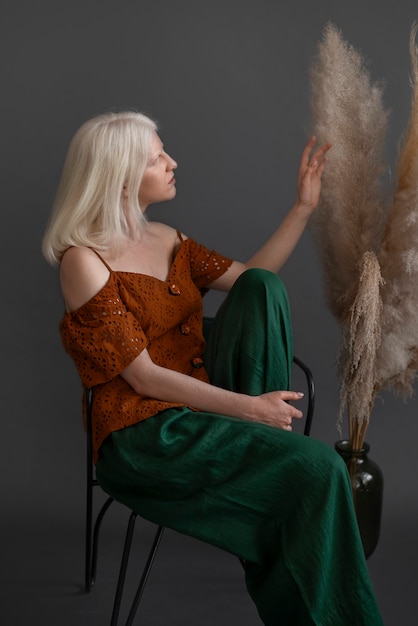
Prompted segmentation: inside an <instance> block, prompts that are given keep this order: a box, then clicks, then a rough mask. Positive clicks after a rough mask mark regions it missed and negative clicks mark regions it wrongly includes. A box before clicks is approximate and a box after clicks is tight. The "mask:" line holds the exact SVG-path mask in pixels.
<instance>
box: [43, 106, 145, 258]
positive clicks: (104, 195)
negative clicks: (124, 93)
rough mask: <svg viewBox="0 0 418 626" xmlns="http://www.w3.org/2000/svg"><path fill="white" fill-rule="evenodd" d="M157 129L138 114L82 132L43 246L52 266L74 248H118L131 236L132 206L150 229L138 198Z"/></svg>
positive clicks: (90, 124)
mask: <svg viewBox="0 0 418 626" xmlns="http://www.w3.org/2000/svg"><path fill="white" fill-rule="evenodd" d="M156 130H157V125H156V123H155V122H154V121H153V120H151V119H150V118H149V117H146V116H145V115H143V114H142V113H136V112H133V111H132V112H131V111H128V112H120V113H105V114H103V115H99V116H97V117H94V118H92V119H91V120H88V121H87V122H85V123H84V124H83V125H82V126H81V127H80V128H79V130H78V131H77V132H76V134H75V135H74V137H73V139H72V141H71V143H70V146H69V148H68V152H67V156H66V159H65V162H64V167H63V171H62V175H61V180H60V183H59V186H58V190H57V194H56V198H55V202H54V206H53V210H52V213H51V217H50V220H49V223H48V226H47V229H46V232H45V235H44V238H43V242H42V252H43V255H44V257H45V258H46V260H47V261H48V262H49V263H51V264H52V265H55V264H57V263H59V262H60V260H61V257H62V255H63V254H64V252H65V250H67V249H68V248H69V247H71V246H87V247H92V248H97V249H101V250H103V249H112V250H113V249H115V247H116V249H117V242H118V241H120V239H121V237H122V236H123V235H126V234H129V226H128V222H127V219H126V213H125V208H124V207H125V206H126V204H127V205H128V206H129V207H130V208H131V209H134V213H135V214H136V215H137V217H138V226H139V227H140V228H141V227H142V228H143V227H144V224H145V222H146V218H145V216H144V215H143V213H142V211H141V208H140V206H139V201H138V194H139V188H140V186H141V181H142V177H143V175H144V171H145V168H146V166H147V163H148V160H149V156H150V147H151V140H152V136H153V133H154V132H155V131H156ZM123 192H124V193H123Z"/></svg>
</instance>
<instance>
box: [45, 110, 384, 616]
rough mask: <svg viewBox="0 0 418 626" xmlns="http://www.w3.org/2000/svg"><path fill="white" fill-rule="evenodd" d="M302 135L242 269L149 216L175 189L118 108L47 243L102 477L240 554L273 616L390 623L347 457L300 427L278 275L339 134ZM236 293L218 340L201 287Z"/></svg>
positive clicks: (173, 522)
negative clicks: (283, 190)
mask: <svg viewBox="0 0 418 626" xmlns="http://www.w3.org/2000/svg"><path fill="white" fill-rule="evenodd" d="M314 145H315V139H314V138H312V139H311V140H310V141H309V142H308V144H307V145H306V147H305V149H304V151H303V154H302V158H301V163H300V168H299V176H298V191H297V199H296V201H295V204H294V205H293V207H292V208H291V209H290V211H289V213H288V214H287V216H286V217H285V218H284V220H283V222H282V223H281V225H280V226H279V227H278V229H277V230H276V231H275V232H274V233H273V235H272V236H271V238H270V239H269V240H268V241H267V242H266V243H265V244H264V245H263V246H262V247H261V248H260V249H259V250H258V252H256V254H255V255H254V256H253V257H252V258H250V259H249V260H248V261H247V262H246V263H242V262H238V261H235V260H232V259H230V258H229V257H226V256H224V255H222V254H219V253H218V252H216V251H213V250H209V249H207V248H206V247H205V246H202V245H200V244H198V243H197V242H196V241H194V240H193V239H191V238H188V237H187V236H186V235H185V234H183V233H181V232H179V231H178V230H176V229H174V228H171V227H169V226H167V225H164V224H160V223H156V222H152V221H149V220H148V219H147V217H146V211H147V209H148V207H149V206H150V205H151V204H154V203H157V202H163V201H167V200H170V199H172V198H174V196H175V195H176V186H175V184H176V181H175V170H176V168H177V163H176V162H175V161H174V159H172V158H171V157H170V156H169V155H168V154H167V152H166V151H165V149H164V146H163V144H162V141H161V138H160V137H159V135H158V133H157V127H156V125H155V123H154V122H153V121H152V120H150V119H149V118H148V117H146V116H144V115H142V114H140V113H136V112H122V113H109V114H105V115H101V116H98V117H96V118H93V119H92V120H89V121H88V122H86V123H85V124H84V125H83V126H82V127H81V128H80V129H79V131H78V132H77V133H76V135H75V136H74V138H73V140H72V142H71V145H70V148H69V151H68V155H67V158H66V162H65V165H64V170H63V174H62V178H61V182H60V185H59V189H58V192H57V196H56V201H55V206H54V210H53V212H52V215H51V219H50V222H49V225H48V228H47V231H46V233H45V236H44V241H43V252H44V255H45V257H46V259H47V260H48V261H49V262H51V263H52V264H57V263H59V265H60V279H61V290H62V294H63V298H64V303H65V313H64V317H63V320H62V322H61V326H60V330H61V337H62V340H63V344H64V347H65V348H66V350H67V351H68V353H69V354H70V355H71V357H72V358H73V360H74V362H75V365H76V366H77V369H78V372H79V375H80V377H81V380H82V382H83V384H84V385H85V386H87V387H91V388H92V389H93V446H94V460H95V462H96V471H97V477H98V480H99V483H100V484H101V486H102V487H103V489H104V490H105V491H107V492H108V493H109V494H110V495H111V496H112V497H113V498H115V499H116V500H118V501H120V502H123V503H124V504H126V505H128V506H129V507H131V508H132V509H133V510H135V511H136V512H137V513H138V514H140V515H142V516H143V517H144V518H147V519H149V520H151V521H153V522H155V523H157V524H160V525H162V526H166V527H170V528H173V529H175V530H177V531H179V532H183V533H185V534H188V535H190V536H193V537H196V538H199V539H201V540H203V541H206V542H208V543H211V544H214V545H216V546H218V547H220V548H223V549H225V550H227V551H229V552H231V553H233V554H236V555H237V556H238V557H240V558H241V559H242V560H243V561H244V562H245V578H246V584H247V588H248V591H249V593H250V595H251V597H252V598H253V600H254V602H255V604H256V606H257V609H258V611H259V614H260V617H261V619H262V621H263V623H264V624H267V625H273V624H274V625H276V624H279V623H282V624H292V625H293V626H297V625H304V626H306V625H308V624H316V625H321V626H336V625H338V626H343V625H347V626H348V625H350V626H377V625H380V624H382V621H381V618H380V615H379V611H378V609H377V606H376V602H375V598H374V595H373V591H372V588H371V584H370V581H369V577H368V572H367V567H366V562H365V557H364V553H363V549H362V545H361V540H360V536H359V532H358V527H357V521H356V518H355V514H354V510H353V503H352V496H351V487H350V482H349V478H348V474H347V470H346V467H345V465H344V463H343V461H342V460H341V459H340V457H339V455H338V454H337V453H336V452H334V451H333V450H332V449H331V448H329V447H328V446H326V445H325V444H323V443H321V442H318V441H314V440H312V439H309V438H307V437H303V436H301V435H298V434H296V433H294V432H292V420H293V419H298V418H300V417H301V416H302V413H301V411H300V410H299V409H297V408H296V407H295V406H293V402H297V400H300V398H301V396H302V394H300V393H298V392H296V391H292V390H290V384H291V381H290V370H291V365H292V358H293V344H292V328H291V319H290V311H289V304H288V299H287V294H286V290H285V287H284V285H283V283H282V282H281V280H280V279H279V277H278V276H277V272H279V270H280V268H281V267H282V266H283V264H284V263H285V261H286V260H287V258H288V257H289V255H290V254H291V253H292V251H293V249H294V248H295V246H296V244H297V242H298V240H299V238H300V236H301V234H302V232H303V230H304V228H305V226H306V224H307V222H308V220H309V217H310V215H311V214H312V212H313V211H314V209H315V208H316V206H317V204H318V201H319V194H320V187H321V176H322V173H323V171H324V168H325V165H326V154H327V152H328V150H329V148H330V145H329V144H326V145H325V146H323V147H321V148H319V149H314ZM207 289H219V290H222V291H226V292H228V295H227V296H226V298H225V301H224V303H223V304H222V305H221V307H220V309H219V312H218V314H217V315H216V318H215V322H214V326H213V330H212V332H211V334H210V336H209V338H208V341H207V343H206V342H205V339H204V337H203V333H202V316H203V313H202V295H204V293H205V292H206V291H207Z"/></svg>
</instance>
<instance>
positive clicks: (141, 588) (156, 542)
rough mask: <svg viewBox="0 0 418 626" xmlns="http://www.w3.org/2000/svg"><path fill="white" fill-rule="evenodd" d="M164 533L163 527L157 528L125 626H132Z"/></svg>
mask: <svg viewBox="0 0 418 626" xmlns="http://www.w3.org/2000/svg"><path fill="white" fill-rule="evenodd" d="M163 532H164V527H163V526H158V528H157V532H156V533H155V537H154V541H153V544H152V546H151V550H150V552H149V555H148V559H147V562H146V564H145V567H144V571H143V572H142V576H141V580H140V581H139V585H138V589H137V591H136V594H135V598H134V601H133V602H132V606H131V610H130V611H129V615H128V619H127V620H126V625H125V626H132V624H133V621H134V618H135V615H136V612H137V610H138V606H139V603H140V602H141V599H142V594H143V593H144V589H145V585H146V584H147V580H148V576H149V574H150V572H151V568H152V565H153V563H154V558H155V555H156V554H157V550H158V548H159V545H160V541H161V539H162V536H163Z"/></svg>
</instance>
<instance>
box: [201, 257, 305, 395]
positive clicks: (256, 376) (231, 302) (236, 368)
mask: <svg viewBox="0 0 418 626" xmlns="http://www.w3.org/2000/svg"><path fill="white" fill-rule="evenodd" d="M292 360H293V336H292V324H291V317H290V307H289V301H288V297H287V293H286V289H285V287H284V284H283V282H282V281H281V280H280V278H279V277H278V276H276V274H273V273H272V272H268V271H266V270H260V269H251V270H248V271H246V272H244V273H243V274H242V275H241V276H240V277H239V278H238V280H237V281H236V283H235V284H234V286H233V287H232V289H231V291H230V293H229V294H228V296H227V297H226V299H225V301H224V302H223V304H222V305H221V307H220V308H219V311H218V313H217V315H216V317H215V322H214V327H213V329H212V331H211V333H210V336H209V340H208V344H207V348H206V352H205V367H206V369H207V371H208V373H209V376H210V378H211V381H212V383H213V384H215V385H218V386H220V387H224V388H227V389H231V390H233V391H238V392H241V393H248V394H250V395H258V394H261V393H264V392H266V391H273V390H277V389H289V388H290V373H291V368H292Z"/></svg>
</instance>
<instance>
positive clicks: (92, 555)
mask: <svg viewBox="0 0 418 626" xmlns="http://www.w3.org/2000/svg"><path fill="white" fill-rule="evenodd" d="M205 321H206V322H210V318H205ZM293 362H294V363H295V365H297V366H298V367H299V368H300V369H301V370H302V372H303V373H304V375H305V378H306V385H307V388H308V408H307V412H306V417H305V427H304V430H303V434H304V435H305V436H309V435H310V432H311V426H312V419H313V413H314V408H315V385H314V380H313V376H312V373H311V370H310V369H309V367H308V366H307V365H306V364H305V363H304V362H303V361H301V360H300V359H299V358H298V357H293ZM84 403H85V412H86V435H87V458H86V461H87V489H86V544H85V584H84V586H85V591H86V592H87V593H90V591H91V590H92V589H93V587H94V585H95V582H96V573H97V557H98V548H99V535H100V528H101V525H102V521H103V519H104V517H105V515H106V513H107V511H108V509H109V507H110V505H111V504H112V502H113V501H114V500H113V498H112V497H108V498H107V500H106V501H105V502H104V504H103V505H102V507H101V508H100V510H99V512H98V514H97V516H96V520H95V523H94V526H93V496H94V488H95V487H99V486H100V485H99V483H98V481H97V479H96V476H95V471H94V464H93V454H92V420H91V412H92V404H93V392H92V390H91V389H90V388H86V389H85V390H84ZM137 517H138V514H137V513H135V511H131V514H130V516H129V521H128V526H127V530H126V535H125V542H124V547H123V552H122V559H121V564H120V568H119V577H118V582H117V586H116V592H115V598H114V603H113V611H112V617H111V622H110V626H117V623H118V619H119V613H120V607H121V603H122V596H123V590H124V584H125V578H126V572H127V568H128V561H129V555H130V550H131V545H132V539H133V535H134V530H135V522H136V519H137ZM163 533H164V527H163V526H158V527H157V530H156V532H155V535H154V539H153V542H152V545H151V548H150V550H149V552H148V556H147V559H146V563H145V565H144V568H143V570H142V575H141V578H140V581H139V584H138V587H137V590H136V593H135V597H134V599H133V601H132V604H131V607H130V610H129V614H128V618H127V620H126V622H125V626H132V624H133V621H134V619H135V615H136V613H137V610H138V607H139V604H140V602H141V599H142V595H143V593H144V589H145V586H146V584H147V581H148V577H149V575H150V572H151V569H152V566H153V563H154V559H155V556H156V554H157V551H158V548H159V546H160V542H161V539H162V537H163ZM241 562H242V561H241Z"/></svg>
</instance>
